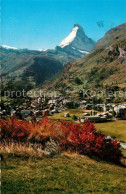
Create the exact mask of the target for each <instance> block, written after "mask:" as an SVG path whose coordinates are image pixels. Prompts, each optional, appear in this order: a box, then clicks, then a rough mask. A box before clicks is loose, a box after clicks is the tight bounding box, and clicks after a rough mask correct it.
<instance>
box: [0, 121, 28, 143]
mask: <svg viewBox="0 0 126 194" xmlns="http://www.w3.org/2000/svg"><path fill="white" fill-rule="evenodd" d="M0 128H1V140H6V141H12V140H16V141H26V140H27V138H28V136H29V134H30V130H29V127H28V123H27V122H26V121H20V120H18V119H17V118H16V117H12V118H7V119H6V120H4V119H0Z"/></svg>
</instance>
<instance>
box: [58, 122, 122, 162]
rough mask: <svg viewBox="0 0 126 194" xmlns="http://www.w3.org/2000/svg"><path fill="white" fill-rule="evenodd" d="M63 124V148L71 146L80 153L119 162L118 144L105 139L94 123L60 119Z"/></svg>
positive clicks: (120, 155) (119, 151)
mask: <svg viewBox="0 0 126 194" xmlns="http://www.w3.org/2000/svg"><path fill="white" fill-rule="evenodd" d="M62 125H63V126H65V129H64V132H65V135H64V136H65V139H63V140H61V141H62V146H63V147H64V149H68V148H70V147H71V148H72V149H74V150H76V151H78V152H79V153H80V154H87V155H89V156H91V155H95V156H98V157H100V158H101V159H104V160H107V161H112V162H115V163H119V162H120V159H121V157H122V154H121V150H120V144H119V143H118V142H117V141H116V140H111V139H109V140H108V139H107V138H106V136H105V135H104V134H102V133H101V132H97V131H96V129H95V127H94V124H91V123H90V122H86V123H85V124H75V123H68V122H66V121H62Z"/></svg>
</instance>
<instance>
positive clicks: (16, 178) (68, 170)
mask: <svg viewBox="0 0 126 194" xmlns="http://www.w3.org/2000/svg"><path fill="white" fill-rule="evenodd" d="M125 192H126V171H125V170H124V168H123V167H119V166H116V165H113V164H107V163H104V162H101V161H99V162H98V161H95V160H93V159H90V158H88V157H86V156H78V155H68V154H67V155H66V156H61V157H59V158H53V159H50V158H48V159H47V158H45V159H43V160H40V159H30V158H29V159H21V158H13V159H12V158H8V157H7V158H6V159H5V161H4V162H2V193H3V194H4V193H6V194H11V193H117V194H118V193H125Z"/></svg>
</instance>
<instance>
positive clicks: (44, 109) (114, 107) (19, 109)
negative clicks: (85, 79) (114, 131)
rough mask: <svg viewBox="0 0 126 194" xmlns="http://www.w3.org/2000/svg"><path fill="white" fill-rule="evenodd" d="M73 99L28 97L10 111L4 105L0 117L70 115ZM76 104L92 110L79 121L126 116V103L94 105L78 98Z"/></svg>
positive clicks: (108, 119)
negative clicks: (68, 107) (69, 108)
mask: <svg viewBox="0 0 126 194" xmlns="http://www.w3.org/2000/svg"><path fill="white" fill-rule="evenodd" d="M71 101H72V100H71V98H66V97H64V96H56V97H46V98H45V97H38V98H28V99H26V100H25V102H24V103H23V104H22V105H20V106H16V107H14V108H13V109H10V111H8V110H7V109H6V107H7V106H4V107H5V108H4V109H2V110H1V111H0V117H2V118H5V117H6V116H14V115H16V116H17V117H18V118H19V119H25V120H29V121H31V120H34V121H38V120H40V119H42V117H44V116H48V115H53V114H56V113H60V112H64V111H65V112H66V113H65V114H64V117H69V116H70V115H69V113H67V108H66V107H67V106H66V104H68V103H70V102H71ZM6 103H7V102H6ZM76 104H77V105H78V108H79V109H82V110H90V114H89V113H86V112H85V113H84V114H83V115H82V117H80V118H78V121H79V122H85V120H86V119H88V120H90V121H93V122H94V121H95V122H105V121H110V120H113V119H116V118H121V115H123V116H124V117H125V116H126V104H95V105H94V104H91V103H89V102H87V101H86V100H78V101H76ZM10 106H11V105H10ZM92 110H93V111H92ZM88 112H89V111H88ZM120 113H121V114H120ZM121 119H122V118H121Z"/></svg>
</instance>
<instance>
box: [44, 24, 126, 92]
mask: <svg viewBox="0 0 126 194" xmlns="http://www.w3.org/2000/svg"><path fill="white" fill-rule="evenodd" d="M106 84H108V85H119V86H121V87H126V23H125V24H122V25H120V26H117V27H116V28H113V29H111V30H109V31H108V32H107V33H106V34H105V36H104V37H103V38H102V39H100V40H99V41H98V43H97V44H96V46H95V48H94V49H93V50H92V51H91V52H90V53H89V54H88V55H86V56H85V57H83V58H82V59H80V60H77V61H76V62H73V63H69V64H67V65H65V66H64V68H63V70H62V72H61V73H60V75H59V77H58V78H57V79H56V80H55V81H54V83H53V84H52V85H51V86H50V85H49V84H47V85H46V86H44V87H47V88H48V89H49V88H57V89H62V88H71V89H74V88H75V89H79V88H101V87H103V86H105V85H106Z"/></svg>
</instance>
